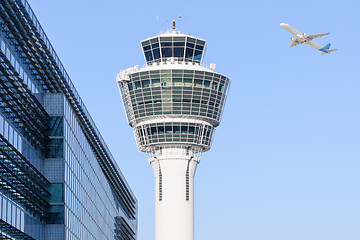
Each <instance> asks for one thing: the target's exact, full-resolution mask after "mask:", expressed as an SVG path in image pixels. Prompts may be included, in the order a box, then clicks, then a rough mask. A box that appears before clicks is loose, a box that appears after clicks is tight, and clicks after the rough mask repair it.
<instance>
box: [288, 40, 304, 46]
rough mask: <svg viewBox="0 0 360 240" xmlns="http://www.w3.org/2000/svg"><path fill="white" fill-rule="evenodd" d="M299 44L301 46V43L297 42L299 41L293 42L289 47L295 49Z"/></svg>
mask: <svg viewBox="0 0 360 240" xmlns="http://www.w3.org/2000/svg"><path fill="white" fill-rule="evenodd" d="M299 44H302V43H301V42H299V41H294V42H293V43H292V44H291V45H290V47H295V46H297V45H299Z"/></svg>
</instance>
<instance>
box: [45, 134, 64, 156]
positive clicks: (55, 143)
mask: <svg viewBox="0 0 360 240" xmlns="http://www.w3.org/2000/svg"><path fill="white" fill-rule="evenodd" d="M63 142H64V141H63V139H62V138H55V139H50V140H49V142H48V144H47V148H48V149H47V151H46V152H45V157H46V158H63V157H64V143H63Z"/></svg>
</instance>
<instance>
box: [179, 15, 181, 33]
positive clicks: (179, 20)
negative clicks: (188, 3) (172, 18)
mask: <svg viewBox="0 0 360 240" xmlns="http://www.w3.org/2000/svg"><path fill="white" fill-rule="evenodd" d="M179 32H181V15H180V16H179Z"/></svg>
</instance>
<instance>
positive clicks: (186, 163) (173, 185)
mask: <svg viewBox="0 0 360 240" xmlns="http://www.w3.org/2000/svg"><path fill="white" fill-rule="evenodd" d="M160 151H161V152H160ZM156 152H157V153H156V155H157V157H153V158H150V159H149V161H150V163H151V166H152V168H153V172H154V176H155V186H156V188H155V196H156V197H155V239H157V240H165V239H173V240H183V239H187V240H192V239H194V224H193V222H194V187H193V186H194V174H195V170H196V165H197V164H198V159H197V158H196V157H194V156H192V153H189V151H188V150H187V149H185V148H177V147H175V146H174V147H169V148H165V149H162V150H158V151H156Z"/></svg>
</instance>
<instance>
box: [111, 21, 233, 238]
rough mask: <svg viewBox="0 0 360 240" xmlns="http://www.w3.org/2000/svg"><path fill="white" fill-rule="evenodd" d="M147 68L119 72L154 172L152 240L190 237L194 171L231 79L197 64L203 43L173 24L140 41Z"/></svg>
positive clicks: (139, 141)
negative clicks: (167, 29) (157, 33)
mask: <svg viewBox="0 0 360 240" xmlns="http://www.w3.org/2000/svg"><path fill="white" fill-rule="evenodd" d="M141 46H142V49H143V53H144V57H145V60H146V66H145V67H144V68H141V69H138V67H137V66H135V67H133V68H129V69H127V70H124V71H121V72H120V73H119V75H118V76H117V83H118V86H119V89H120V93H121V96H122V100H123V103H124V107H125V112H126V116H127V120H128V123H129V125H130V126H131V127H132V128H133V130H134V135H135V139H136V143H137V146H138V149H139V150H140V151H142V152H146V153H147V156H148V159H149V162H150V164H151V166H152V168H153V172H154V175H155V240H193V239H194V188H193V186H194V174H195V169H196V166H197V164H198V163H199V162H200V158H201V154H202V153H203V152H205V151H208V150H209V149H210V147H211V142H212V138H213V136H214V131H215V128H216V127H217V126H219V124H220V119H221V115H222V112H223V108H224V104H225V100H226V95H227V92H228V89H229V84H230V80H229V79H228V78H227V77H226V76H224V75H221V74H219V73H215V72H214V67H215V64H211V67H210V68H207V67H204V66H202V65H201V63H202V59H203V55H204V50H205V46H206V41H205V40H202V39H199V38H196V37H192V36H189V35H185V34H183V33H181V32H180V31H179V30H176V28H175V21H174V22H173V29H172V30H170V31H167V32H165V33H162V34H159V35H158V36H155V37H151V38H148V39H146V40H144V41H142V42H141Z"/></svg>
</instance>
